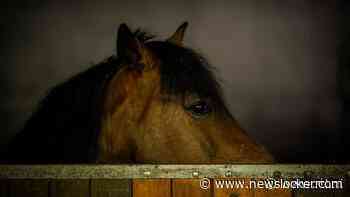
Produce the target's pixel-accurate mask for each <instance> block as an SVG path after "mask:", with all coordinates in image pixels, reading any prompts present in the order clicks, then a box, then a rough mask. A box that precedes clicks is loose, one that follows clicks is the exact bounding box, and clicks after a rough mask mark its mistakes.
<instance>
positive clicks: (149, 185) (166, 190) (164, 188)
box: [132, 179, 171, 197]
mask: <svg viewBox="0 0 350 197" xmlns="http://www.w3.org/2000/svg"><path fill="white" fill-rule="evenodd" d="M132 185H133V197H171V181H170V179H134V180H133V184H132Z"/></svg>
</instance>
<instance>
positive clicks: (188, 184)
mask: <svg viewBox="0 0 350 197" xmlns="http://www.w3.org/2000/svg"><path fill="white" fill-rule="evenodd" d="M200 181H201V179H172V194H173V195H172V196H173V197H210V196H211V194H212V190H211V187H208V189H202V188H201V187H200Z"/></svg>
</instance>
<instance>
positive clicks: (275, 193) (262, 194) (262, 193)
mask: <svg viewBox="0 0 350 197" xmlns="http://www.w3.org/2000/svg"><path fill="white" fill-rule="evenodd" d="M292 196H293V192H292V191H291V190H288V189H259V188H256V189H254V197H292Z"/></svg>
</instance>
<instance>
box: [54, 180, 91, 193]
mask: <svg viewBox="0 0 350 197" xmlns="http://www.w3.org/2000/svg"><path fill="white" fill-rule="evenodd" d="M50 190H51V191H50V194H51V195H50V196H51V197H88V196H90V184H89V180H88V179H57V180H53V181H52V182H51V184H50Z"/></svg>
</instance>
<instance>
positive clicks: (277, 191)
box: [252, 177, 293, 197]
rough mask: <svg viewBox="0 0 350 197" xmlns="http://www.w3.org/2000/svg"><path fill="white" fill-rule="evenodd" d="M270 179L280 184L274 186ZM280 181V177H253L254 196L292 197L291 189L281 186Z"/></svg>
mask: <svg viewBox="0 0 350 197" xmlns="http://www.w3.org/2000/svg"><path fill="white" fill-rule="evenodd" d="M259 181H260V185H259ZM272 181H279V183H280V184H279V185H277V186H275V185H274V182H272ZM282 181H283V179H282V178H281V177H276V178H275V179H264V178H260V179H254V187H255V188H254V197H292V196H293V193H292V190H291V189H288V188H283V187H284V186H283V183H282ZM252 185H253V184H252ZM277 187H278V188H277Z"/></svg>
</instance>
